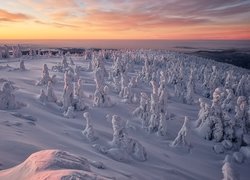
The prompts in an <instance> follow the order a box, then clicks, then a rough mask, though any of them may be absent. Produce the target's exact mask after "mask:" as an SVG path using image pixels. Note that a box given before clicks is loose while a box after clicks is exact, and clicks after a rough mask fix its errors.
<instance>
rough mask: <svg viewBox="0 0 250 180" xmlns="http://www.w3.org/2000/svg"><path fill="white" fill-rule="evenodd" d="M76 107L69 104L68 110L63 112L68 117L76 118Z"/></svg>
mask: <svg viewBox="0 0 250 180" xmlns="http://www.w3.org/2000/svg"><path fill="white" fill-rule="evenodd" d="M74 109H75V108H74V107H73V106H69V107H68V109H67V111H65V112H64V113H63V116H64V117H66V118H75V110H74Z"/></svg>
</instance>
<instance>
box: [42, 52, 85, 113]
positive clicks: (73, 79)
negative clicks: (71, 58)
mask: <svg viewBox="0 0 250 180" xmlns="http://www.w3.org/2000/svg"><path fill="white" fill-rule="evenodd" d="M62 62H63V63H62V64H63V69H64V70H65V72H64V87H63V95H62V98H61V100H60V99H58V98H57V97H56V94H55V92H54V89H53V86H54V85H55V84H56V83H57V81H56V75H53V76H52V77H50V74H49V68H48V66H47V64H44V65H43V69H42V77H41V79H40V80H39V81H38V82H37V85H39V86H45V87H47V90H46V92H45V91H44V90H43V89H42V90H41V93H40V96H39V99H40V100H41V101H42V102H54V103H56V104H58V105H59V106H62V109H63V115H64V116H65V117H67V118H74V117H75V113H74V111H83V110H85V109H87V106H86V105H85V102H84V101H85V100H84V98H85V95H84V86H83V81H82V79H81V78H80V69H79V67H78V66H74V65H75V64H73V63H71V64H72V66H74V69H73V67H70V65H69V64H68V62H67V59H66V58H65V56H63V60H62Z"/></svg>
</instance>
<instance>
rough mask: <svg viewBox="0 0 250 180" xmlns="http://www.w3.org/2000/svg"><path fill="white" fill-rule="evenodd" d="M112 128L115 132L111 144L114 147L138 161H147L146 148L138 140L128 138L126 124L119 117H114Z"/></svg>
mask: <svg viewBox="0 0 250 180" xmlns="http://www.w3.org/2000/svg"><path fill="white" fill-rule="evenodd" d="M112 127H113V131H114V133H113V140H112V142H111V143H112V147H114V148H119V149H120V150H121V151H125V152H126V153H128V154H129V155H131V156H132V157H133V158H135V159H137V160H140V161H145V160H146V159H147V153H146V150H145V148H144V147H143V146H142V145H141V144H140V143H139V142H138V141H137V140H135V139H132V138H130V137H129V136H128V134H127V132H126V128H125V122H124V121H123V120H122V119H121V118H120V117H119V116H117V115H113V116H112ZM111 152H112V151H111Z"/></svg>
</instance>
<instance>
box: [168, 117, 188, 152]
mask: <svg viewBox="0 0 250 180" xmlns="http://www.w3.org/2000/svg"><path fill="white" fill-rule="evenodd" d="M188 122H189V120H188V117H186V116H185V119H184V123H183V125H182V127H181V129H180V131H179V132H178V135H177V137H176V138H175V140H174V141H173V142H172V144H171V146H178V145H182V146H188V147H189V146H190V142H189V139H187V135H188V131H189V127H188Z"/></svg>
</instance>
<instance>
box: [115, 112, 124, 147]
mask: <svg viewBox="0 0 250 180" xmlns="http://www.w3.org/2000/svg"><path fill="white" fill-rule="evenodd" d="M112 127H113V131H114V132H113V139H112V142H111V144H112V147H116V148H120V147H122V143H124V142H123V141H124V138H125V136H126V137H127V132H126V128H125V121H123V120H122V119H121V118H120V116H117V115H113V116H112Z"/></svg>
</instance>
